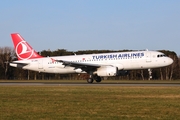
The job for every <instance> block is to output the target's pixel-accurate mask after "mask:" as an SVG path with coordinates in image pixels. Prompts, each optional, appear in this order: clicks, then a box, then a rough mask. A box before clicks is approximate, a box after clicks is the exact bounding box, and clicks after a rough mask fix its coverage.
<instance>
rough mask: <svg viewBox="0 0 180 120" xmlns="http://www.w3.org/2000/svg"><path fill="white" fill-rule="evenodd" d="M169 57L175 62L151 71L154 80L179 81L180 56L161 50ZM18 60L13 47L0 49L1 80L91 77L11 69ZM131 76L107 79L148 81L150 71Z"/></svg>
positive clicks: (56, 53)
mask: <svg viewBox="0 0 180 120" xmlns="http://www.w3.org/2000/svg"><path fill="white" fill-rule="evenodd" d="M124 51H132V50H117V51H112V50H81V51H76V52H73V51H67V50H66V49H57V50H54V51H51V50H43V51H41V52H39V54H41V55H42V56H44V57H47V56H64V55H82V54H92V53H108V52H124ZM159 51H160V52H163V53H164V54H166V55H167V56H168V57H171V58H172V59H173V60H174V62H173V64H172V65H170V66H167V67H163V68H156V69H151V71H152V80H178V79H180V74H179V73H180V56H177V54H176V53H175V52H173V51H168V50H159ZM14 60H17V56H16V54H15V51H14V49H13V48H11V47H0V79H1V80H2V79H3V80H5V79H6V80H54V79H56V80H82V79H87V78H88V77H89V75H88V74H50V73H39V72H35V71H29V70H23V69H20V68H14V67H10V66H9V63H10V62H12V61H14ZM128 72H129V74H124V75H122V76H116V77H108V78H105V79H114V80H148V79H149V72H150V71H148V70H131V71H128Z"/></svg>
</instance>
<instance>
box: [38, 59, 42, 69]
mask: <svg viewBox="0 0 180 120" xmlns="http://www.w3.org/2000/svg"><path fill="white" fill-rule="evenodd" d="M38 69H43V60H38Z"/></svg>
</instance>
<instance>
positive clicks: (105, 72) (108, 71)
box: [96, 66, 118, 76]
mask: <svg viewBox="0 0 180 120" xmlns="http://www.w3.org/2000/svg"><path fill="white" fill-rule="evenodd" d="M117 73H118V68H117V67H113V66H102V67H100V68H98V69H97V71H96V74H97V75H98V76H116V75H117Z"/></svg>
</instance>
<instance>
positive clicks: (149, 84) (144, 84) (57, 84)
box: [0, 82, 180, 87]
mask: <svg viewBox="0 0 180 120" xmlns="http://www.w3.org/2000/svg"><path fill="white" fill-rule="evenodd" d="M0 86H119V87H121V86H131V87H143V86H144V87H146V86H148V87H150V86H151V87H153V86H154V87H180V83H93V84H88V83H27V82H24V83H22V82H21V83H19V82H1V83H0Z"/></svg>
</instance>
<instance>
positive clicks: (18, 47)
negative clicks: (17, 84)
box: [10, 33, 173, 83]
mask: <svg viewBox="0 0 180 120" xmlns="http://www.w3.org/2000/svg"><path fill="white" fill-rule="evenodd" d="M11 37H12V41H13V44H14V49H15V52H16V55H17V57H18V60H16V61H12V62H11V63H10V66H12V67H18V68H22V69H25V70H32V71H38V72H43V73H59V74H69V73H88V74H89V78H88V79H87V82H88V83H93V81H94V80H95V81H96V82H101V80H102V78H103V77H108V76H118V75H121V74H122V73H126V71H129V70H138V69H151V68H159V67H165V66H168V65H171V64H172V63H173V60H172V59H171V58H170V57H167V56H166V55H165V54H164V53H162V52H158V51H148V50H144V51H131V52H112V53H100V54H86V55H69V56H54V57H43V56H41V55H39V54H38V53H37V52H36V51H35V50H34V49H33V48H32V47H31V46H30V45H29V44H28V43H27V42H26V41H25V40H24V39H23V37H22V36H21V35H20V34H18V33H12V34H11Z"/></svg>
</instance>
